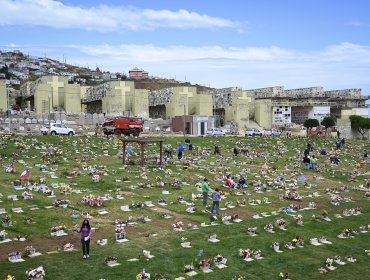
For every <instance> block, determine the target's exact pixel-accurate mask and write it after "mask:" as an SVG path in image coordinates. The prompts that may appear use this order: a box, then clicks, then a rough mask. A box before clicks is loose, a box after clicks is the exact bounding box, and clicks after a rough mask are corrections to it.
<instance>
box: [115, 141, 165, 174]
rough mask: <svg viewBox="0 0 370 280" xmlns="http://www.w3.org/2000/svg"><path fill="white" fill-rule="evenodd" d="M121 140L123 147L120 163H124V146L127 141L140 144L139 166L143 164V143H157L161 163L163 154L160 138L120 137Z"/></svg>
mask: <svg viewBox="0 0 370 280" xmlns="http://www.w3.org/2000/svg"><path fill="white" fill-rule="evenodd" d="M121 141H122V149H123V157H122V159H123V160H122V163H123V164H125V163H126V146H127V144H128V143H138V144H139V145H140V166H141V167H143V166H144V161H145V158H144V151H145V144H147V143H159V165H162V155H163V142H164V140H163V139H161V138H154V137H152V138H140V137H139V138H135V139H121Z"/></svg>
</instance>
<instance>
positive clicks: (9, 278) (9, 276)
mask: <svg viewBox="0 0 370 280" xmlns="http://www.w3.org/2000/svg"><path fill="white" fill-rule="evenodd" d="M4 280H15V276H13V275H10V274H8V275H7V276H5V278H4Z"/></svg>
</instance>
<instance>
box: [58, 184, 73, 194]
mask: <svg viewBox="0 0 370 280" xmlns="http://www.w3.org/2000/svg"><path fill="white" fill-rule="evenodd" d="M59 191H60V193H61V194H68V193H70V192H71V191H72V188H71V187H70V186H69V185H66V184H61V185H60V187H59Z"/></svg>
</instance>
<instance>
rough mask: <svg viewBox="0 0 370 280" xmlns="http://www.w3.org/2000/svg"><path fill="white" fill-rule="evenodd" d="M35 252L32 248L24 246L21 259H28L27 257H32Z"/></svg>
mask: <svg viewBox="0 0 370 280" xmlns="http://www.w3.org/2000/svg"><path fill="white" fill-rule="evenodd" d="M35 252H36V249H35V248H33V247H32V246H26V248H25V249H24V252H23V254H22V255H23V257H25V258H26V257H28V256H29V255H33V254H34V253H35Z"/></svg>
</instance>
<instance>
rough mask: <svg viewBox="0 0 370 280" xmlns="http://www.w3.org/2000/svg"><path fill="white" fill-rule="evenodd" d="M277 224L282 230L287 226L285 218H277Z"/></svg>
mask: <svg viewBox="0 0 370 280" xmlns="http://www.w3.org/2000/svg"><path fill="white" fill-rule="evenodd" d="M275 224H276V226H277V227H278V228H279V229H282V230H284V229H285V227H286V221H285V220H284V219H283V218H281V219H278V220H276V223H275Z"/></svg>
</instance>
